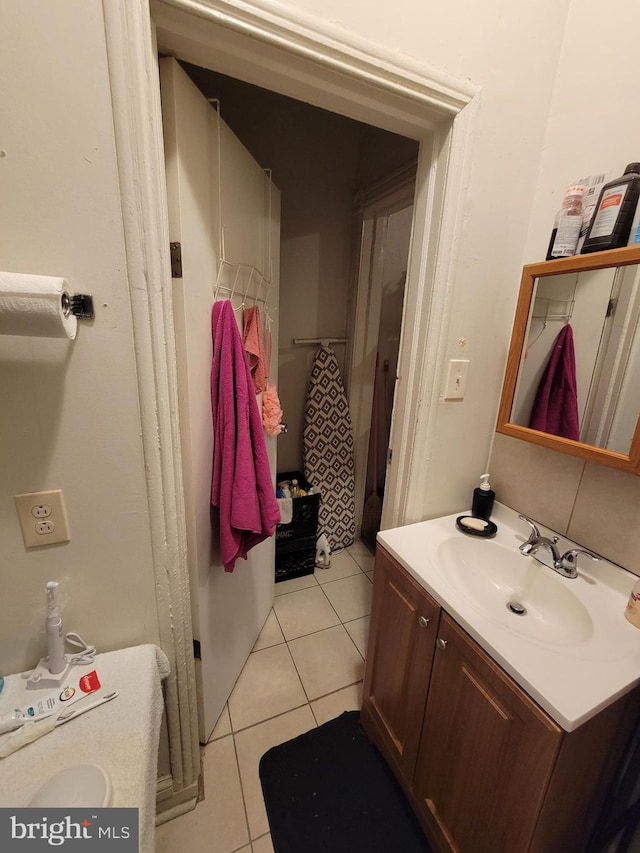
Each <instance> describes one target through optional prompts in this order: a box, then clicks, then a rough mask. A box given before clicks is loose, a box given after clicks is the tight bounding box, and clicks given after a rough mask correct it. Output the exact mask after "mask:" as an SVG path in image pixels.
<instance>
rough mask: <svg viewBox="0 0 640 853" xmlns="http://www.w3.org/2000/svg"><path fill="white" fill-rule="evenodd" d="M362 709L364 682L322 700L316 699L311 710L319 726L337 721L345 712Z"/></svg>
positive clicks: (344, 688)
mask: <svg viewBox="0 0 640 853" xmlns="http://www.w3.org/2000/svg"><path fill="white" fill-rule="evenodd" d="M361 707H362V682H361V681H359V682H358V683H357V684H351V685H350V686H349V687H343V688H342V690H336V692H335V693H330V694H329V695H328V696H323V697H322V699H316V700H315V701H314V702H312V703H311V710H312V711H313V716H314V717H315V718H316V722H317V724H318V725H319V726H321V725H322V724H323V723H328V722H329V720H335V718H336V717H339V716H340V714H343V713H344V712H345V711H359V710H360V708H361Z"/></svg>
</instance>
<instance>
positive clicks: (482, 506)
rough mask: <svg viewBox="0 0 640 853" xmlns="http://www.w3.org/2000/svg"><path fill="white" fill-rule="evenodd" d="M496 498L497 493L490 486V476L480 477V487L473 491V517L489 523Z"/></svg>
mask: <svg viewBox="0 0 640 853" xmlns="http://www.w3.org/2000/svg"><path fill="white" fill-rule="evenodd" d="M495 497H496V493H495V492H494V491H493V489H492V488H491V486H490V485H489V475H488V474H483V475H482V476H481V477H480V485H479V486H478V487H477V488H476V489H474V490H473V501H472V503H471V515H473V516H474V517H475V518H483V519H484V520H485V521H489V518H490V517H491V510H492V509H493V502H494V500H495Z"/></svg>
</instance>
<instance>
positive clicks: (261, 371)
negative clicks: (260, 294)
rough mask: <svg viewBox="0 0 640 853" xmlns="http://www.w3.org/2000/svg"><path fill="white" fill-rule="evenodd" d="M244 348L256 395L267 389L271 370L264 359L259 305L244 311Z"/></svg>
mask: <svg viewBox="0 0 640 853" xmlns="http://www.w3.org/2000/svg"><path fill="white" fill-rule="evenodd" d="M244 348H245V350H246V352H247V359H248V360H249V367H250V368H251V376H252V377H253V384H254V386H255V389H256V394H260V392H261V391H264V389H265V388H266V387H267V376H268V375H269V368H268V366H267V362H266V359H265V357H264V345H263V342H262V326H261V324H260V309H259V308H258V306H257V305H253V306H252V307H251V308H245V309H244Z"/></svg>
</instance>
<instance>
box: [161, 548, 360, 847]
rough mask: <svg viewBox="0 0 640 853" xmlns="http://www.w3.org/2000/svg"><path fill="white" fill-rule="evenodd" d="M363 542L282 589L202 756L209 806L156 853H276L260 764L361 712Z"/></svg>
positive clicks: (165, 835)
mask: <svg viewBox="0 0 640 853" xmlns="http://www.w3.org/2000/svg"><path fill="white" fill-rule="evenodd" d="M373 561H374V558H373V555H372V554H371V552H370V551H369V549H368V548H367V547H366V545H364V544H363V543H361V542H356V543H354V544H353V545H352V546H351V547H350V548H347V549H346V550H344V551H342V552H341V553H339V554H332V555H331V567H330V568H329V569H316V572H315V575H310V576H308V577H303V578H296V579H295V580H290V581H283V582H281V583H278V584H276V599H275V603H274V606H273V610H272V611H271V613H270V614H269V617H268V619H267V621H266V623H265V625H264V628H263V630H262V633H261V634H260V637H259V638H258V640H257V642H256V644H255V646H254V649H253V651H252V653H251V655H250V656H249V659H248V660H247V663H246V665H245V667H244V669H243V670H242V672H241V673H240V676H239V678H238V681H237V682H236V685H235V687H234V689H233V692H232V694H231V696H230V697H229V701H228V703H227V706H226V707H225V709H224V711H223V713H222V715H221V717H220V720H219V721H218V724H217V726H216V728H215V730H214V732H213V735H212V736H211V740H210V741H209V743H208V744H207V745H206V746H205V747H204V748H203V768H204V790H205V799H204V800H203V801H202V802H201V803H199V804H198V805H197V806H196V808H195V809H194V810H193V811H191V812H189V813H188V814H185V815H181V816H180V817H178V818H175V819H174V820H172V821H169V822H168V823H165V824H162V825H161V826H159V827H158V828H157V830H156V853H184V851H185V850H188V851H189V853H273V845H272V844H271V836H270V835H269V824H268V821H267V814H266V811H265V807H264V801H263V799H262V790H261V787H260V779H259V776H258V762H259V761H260V758H261V757H262V755H263V754H264V753H265V752H266V751H267V750H268V749H270V748H271V747H272V746H276V745H277V744H279V743H283V742H284V741H286V740H290V739H291V738H293V737H296V736H297V735H299V734H302V733H303V732H305V731H308V730H309V729H311V728H314V727H315V726H319V725H321V724H322V723H324V722H326V721H327V720H331V719H333V718H334V717H337V716H338V715H339V714H341V713H342V712H343V711H350V710H354V709H356V708H359V707H360V703H361V700H362V677H363V672H364V656H365V650H366V642H367V633H368V629H369V613H370V610H371V590H372V581H373Z"/></svg>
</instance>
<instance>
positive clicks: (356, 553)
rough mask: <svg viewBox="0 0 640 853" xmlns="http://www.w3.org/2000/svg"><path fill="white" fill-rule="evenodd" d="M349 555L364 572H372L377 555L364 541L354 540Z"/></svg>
mask: <svg viewBox="0 0 640 853" xmlns="http://www.w3.org/2000/svg"><path fill="white" fill-rule="evenodd" d="M349 556H350V557H352V558H353V559H354V560H355V561H356V563H357V564H358V565H359V566H360V568H361V569H362V571H363V572H370V571H372V570H373V564H374V563H375V555H374V554H373V553H372V552H371V551H370V550H369V549H368V548H367V546H366V545H365V544H364V543H363V542H354V543H353V545H350V546H349Z"/></svg>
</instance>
